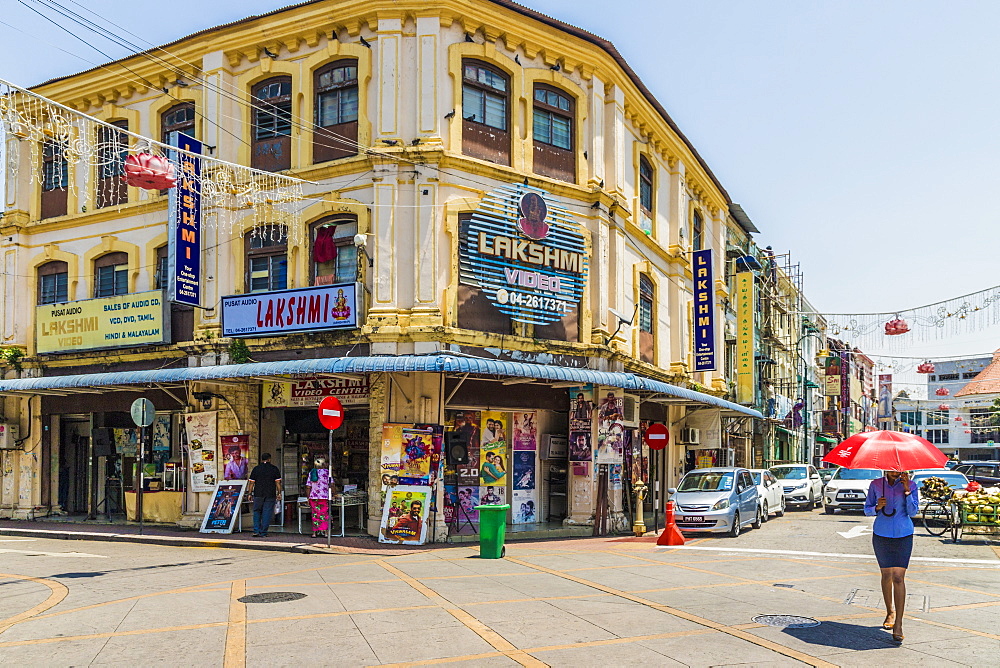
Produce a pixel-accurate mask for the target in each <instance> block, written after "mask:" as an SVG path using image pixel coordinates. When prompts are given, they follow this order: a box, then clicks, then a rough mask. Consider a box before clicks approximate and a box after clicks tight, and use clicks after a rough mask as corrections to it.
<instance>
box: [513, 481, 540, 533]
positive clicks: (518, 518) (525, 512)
mask: <svg viewBox="0 0 1000 668" xmlns="http://www.w3.org/2000/svg"><path fill="white" fill-rule="evenodd" d="M510 507H511V513H512V514H513V521H514V524H532V523H534V522H537V521H538V503H537V501H536V500H535V492H534V491H533V490H523V489H515V490H514V496H513V499H512V500H511V504H510Z"/></svg>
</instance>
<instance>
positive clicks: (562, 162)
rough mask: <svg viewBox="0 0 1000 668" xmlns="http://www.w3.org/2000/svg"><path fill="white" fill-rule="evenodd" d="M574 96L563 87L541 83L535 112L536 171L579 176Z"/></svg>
mask: <svg viewBox="0 0 1000 668" xmlns="http://www.w3.org/2000/svg"><path fill="white" fill-rule="evenodd" d="M573 108H574V104H573V100H572V99H571V98H570V97H569V96H568V95H566V94H565V93H563V92H562V91H560V90H558V89H555V88H552V87H551V86H546V85H542V84H538V85H536V86H535V100H534V108H533V112H534V113H533V115H532V137H533V139H534V145H535V151H534V156H535V158H534V169H535V173H536V174H542V175H543V176H551V177H552V178H556V179H562V180H563V181H575V180H576V155H575V154H574V152H573V110H574V109H573Z"/></svg>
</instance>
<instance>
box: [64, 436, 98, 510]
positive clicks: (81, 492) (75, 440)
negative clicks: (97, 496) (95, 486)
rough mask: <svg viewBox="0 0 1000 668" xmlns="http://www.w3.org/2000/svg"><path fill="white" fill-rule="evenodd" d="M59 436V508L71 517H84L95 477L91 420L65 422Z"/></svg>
mask: <svg viewBox="0 0 1000 668" xmlns="http://www.w3.org/2000/svg"><path fill="white" fill-rule="evenodd" d="M59 433H60V439H59V479H58V485H59V488H58V500H59V506H60V507H61V508H62V509H63V511H64V512H66V513H68V514H70V515H79V514H84V513H86V512H87V511H88V505H87V499H88V496H89V494H88V491H89V489H90V484H91V476H92V471H91V468H90V419H89V418H64V419H63V420H62V421H61V424H60V429H59Z"/></svg>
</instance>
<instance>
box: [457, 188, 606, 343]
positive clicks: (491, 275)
mask: <svg viewBox="0 0 1000 668" xmlns="http://www.w3.org/2000/svg"><path fill="white" fill-rule="evenodd" d="M459 268H460V279H461V282H462V283H463V284H464V285H473V286H477V287H479V288H480V289H482V291H483V293H484V294H485V295H486V297H487V298H488V299H489V300H490V301H491V302H492V303H493V305H494V306H496V307H497V308H498V309H499V310H500V312H501V313H504V314H506V315H508V316H510V317H511V319H512V320H515V321H517V322H526V323H531V324H535V325H546V324H549V323H552V322H556V321H557V320H560V319H562V318H563V317H565V316H566V315H568V314H570V313H572V312H573V311H574V310H575V309H576V307H577V305H578V304H579V303H580V300H581V299H582V298H583V287H584V285H585V284H586V282H587V269H588V258H587V255H586V243H585V241H584V237H583V234H582V233H581V232H580V227H579V225H578V224H577V223H576V222H575V221H574V220H573V219H572V217H571V216H570V214H569V212H568V211H566V210H565V209H564V208H562V207H561V206H559V205H558V203H556V202H555V201H554V200H553V198H552V196H551V195H549V194H548V193H546V192H545V191H543V190H539V189H537V188H532V187H530V186H522V185H517V186H507V187H503V188H499V189H497V190H495V191H493V192H491V193H489V194H487V195H486V197H484V198H483V201H482V203H481V204H480V205H479V208H478V209H476V212H475V213H474V214H473V215H472V219H471V220H469V221H468V222H467V223H466V224H464V225H463V226H462V229H461V230H460V238H459Z"/></svg>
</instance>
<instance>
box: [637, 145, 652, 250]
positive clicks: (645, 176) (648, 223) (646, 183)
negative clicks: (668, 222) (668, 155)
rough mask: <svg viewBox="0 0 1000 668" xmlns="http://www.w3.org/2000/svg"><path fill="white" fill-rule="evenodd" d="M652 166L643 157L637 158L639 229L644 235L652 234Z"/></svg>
mask: <svg viewBox="0 0 1000 668" xmlns="http://www.w3.org/2000/svg"><path fill="white" fill-rule="evenodd" d="M653 175H654V172H653V165H651V164H649V160H648V159H647V158H646V156H644V155H640V156H639V227H640V229H642V231H643V232H645V233H646V234H652V233H653V206H654V205H655V203H656V200H655V199H654V197H653Z"/></svg>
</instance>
